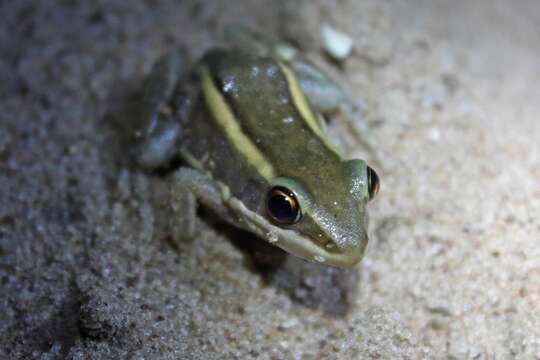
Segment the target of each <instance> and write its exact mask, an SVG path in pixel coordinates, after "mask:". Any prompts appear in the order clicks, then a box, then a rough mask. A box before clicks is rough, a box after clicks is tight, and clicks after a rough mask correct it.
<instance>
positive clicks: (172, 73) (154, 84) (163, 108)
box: [130, 50, 181, 169]
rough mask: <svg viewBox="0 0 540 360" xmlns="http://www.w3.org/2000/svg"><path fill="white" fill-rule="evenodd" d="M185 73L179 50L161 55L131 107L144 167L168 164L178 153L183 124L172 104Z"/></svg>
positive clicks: (138, 159) (137, 155) (138, 158)
mask: <svg viewBox="0 0 540 360" xmlns="http://www.w3.org/2000/svg"><path fill="white" fill-rule="evenodd" d="M180 73H181V55H180V53H179V51H178V50H175V51H171V52H169V53H168V54H166V55H164V56H163V57H161V58H160V59H159V60H158V61H157V62H156V64H155V65H154V67H153V68H152V70H151V71H150V73H149V74H148V75H147V77H146V78H145V81H144V86H143V89H142V93H141V94H140V96H139V98H138V99H137V102H136V103H135V104H134V105H133V108H132V109H131V110H132V112H131V114H130V116H131V120H130V121H131V124H132V129H131V131H132V134H133V138H134V140H135V143H136V146H135V151H134V157H135V161H136V162H137V163H138V164H139V165H140V166H142V167H144V168H149V169H153V168H156V167H159V166H161V165H164V164H165V163H166V162H168V161H169V160H170V159H171V158H172V156H173V155H174V149H175V144H176V141H177V139H178V137H179V134H180V124H179V123H178V120H177V119H175V118H174V116H173V115H174V114H173V112H174V109H173V108H172V107H171V105H170V104H169V102H170V99H171V97H172V96H173V93H174V92H175V88H176V85H177V82H178V79H179V77H180Z"/></svg>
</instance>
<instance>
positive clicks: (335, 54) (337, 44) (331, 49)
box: [321, 24, 353, 61]
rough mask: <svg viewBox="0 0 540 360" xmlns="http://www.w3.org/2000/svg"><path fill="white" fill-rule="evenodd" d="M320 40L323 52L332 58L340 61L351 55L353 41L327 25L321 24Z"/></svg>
mask: <svg viewBox="0 0 540 360" xmlns="http://www.w3.org/2000/svg"><path fill="white" fill-rule="evenodd" d="M321 38H322V41H323V46H324V50H325V51H326V52H327V53H328V55H330V56H331V57H332V58H334V59H336V60H340V61H341V60H345V59H346V58H347V57H348V56H349V55H350V54H351V51H352V48H353V39H352V38H351V37H350V36H349V35H347V34H345V33H343V32H341V31H339V30H336V29H335V28H333V27H331V26H330V25H328V24H323V25H322V26H321Z"/></svg>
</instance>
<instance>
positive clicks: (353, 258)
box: [266, 160, 379, 267]
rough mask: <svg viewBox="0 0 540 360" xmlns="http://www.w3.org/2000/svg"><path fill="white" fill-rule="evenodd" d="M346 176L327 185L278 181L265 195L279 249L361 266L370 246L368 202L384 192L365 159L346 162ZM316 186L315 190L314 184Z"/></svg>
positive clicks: (342, 174)
mask: <svg viewBox="0 0 540 360" xmlns="http://www.w3.org/2000/svg"><path fill="white" fill-rule="evenodd" d="M341 170H342V171H340V173H341V176H339V178H338V179H336V178H332V179H331V180H330V181H328V180H327V181H325V180H324V179H325V178H327V177H326V176H321V179H319V182H318V185H317V179H311V180H315V181H308V183H310V184H308V183H306V182H305V181H304V182H300V181H298V180H296V179H293V178H289V177H279V178H277V179H275V180H274V181H273V182H272V183H271V184H270V187H269V189H268V192H267V195H266V216H267V218H268V219H269V220H270V221H271V223H272V224H273V225H274V226H275V227H276V228H278V229H279V230H277V231H276V233H275V234H274V236H276V235H277V236H278V238H279V240H278V243H277V245H278V246H280V247H281V248H283V249H284V250H286V251H288V252H290V253H292V254H294V255H296V256H299V257H302V258H305V259H308V260H311V261H317V262H322V263H325V264H327V265H332V266H339V267H350V266H353V265H355V264H356V263H358V262H359V261H360V260H361V258H362V256H363V254H364V250H365V248H366V245H367V242H368V235H367V226H368V216H367V211H366V205H367V203H368V202H369V201H370V200H371V199H373V197H375V196H376V195H377V192H378V191H379V179H378V176H377V174H376V172H375V171H374V170H373V169H372V168H371V167H369V166H368V165H367V164H366V162H365V161H363V160H346V161H343V162H342V166H341ZM314 184H315V186H314Z"/></svg>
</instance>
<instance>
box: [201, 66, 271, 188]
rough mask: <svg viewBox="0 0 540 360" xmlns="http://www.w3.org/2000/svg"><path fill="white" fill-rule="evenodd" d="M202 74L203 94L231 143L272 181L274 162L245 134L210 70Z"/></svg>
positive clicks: (205, 70) (213, 116)
mask: <svg viewBox="0 0 540 360" xmlns="http://www.w3.org/2000/svg"><path fill="white" fill-rule="evenodd" d="M200 76H201V84H202V86H201V89H202V92H203V96H204V99H205V102H206V105H207V106H208V109H209V110H210V113H211V115H212V118H213V119H214V120H215V121H216V124H217V125H218V126H219V127H220V128H221V129H222V130H223V132H224V134H225V136H226V137H227V139H228V141H229V143H230V144H232V146H233V148H234V149H235V150H236V151H237V152H238V153H239V154H240V155H241V156H242V157H243V158H244V159H246V161H247V163H248V164H249V165H251V166H253V167H254V168H255V169H257V171H258V173H259V174H260V175H261V176H262V177H263V178H265V179H266V180H268V181H271V180H272V179H273V178H275V176H276V175H275V170H274V167H273V166H272V164H270V163H269V162H268V160H266V158H265V156H264V155H263V153H262V152H261V151H260V150H259V149H258V148H257V147H256V146H255V145H254V144H253V142H252V141H251V140H250V139H249V137H247V136H246V134H244V132H243V131H242V129H241V128H240V125H239V124H238V122H237V121H236V119H235V118H234V115H233V113H232V111H231V109H230V108H229V106H227V103H226V101H225V99H224V98H223V96H222V95H221V92H220V91H219V90H218V89H217V88H216V86H215V84H214V82H213V81H212V78H211V77H210V74H209V73H208V70H207V69H204V68H203V69H201V71H200Z"/></svg>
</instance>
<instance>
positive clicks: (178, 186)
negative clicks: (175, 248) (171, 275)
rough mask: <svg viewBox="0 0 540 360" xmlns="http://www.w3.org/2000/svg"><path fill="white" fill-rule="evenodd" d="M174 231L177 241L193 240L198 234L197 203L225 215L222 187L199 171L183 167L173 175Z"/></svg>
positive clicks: (172, 204)
mask: <svg viewBox="0 0 540 360" xmlns="http://www.w3.org/2000/svg"><path fill="white" fill-rule="evenodd" d="M170 201H171V208H172V211H173V215H172V217H171V219H172V223H171V225H172V229H173V236H174V238H175V239H186V238H192V237H193V236H195V234H196V220H197V215H196V211H197V201H199V202H200V203H202V204H204V205H205V206H207V207H208V208H210V209H212V210H214V211H215V212H216V213H218V214H225V213H226V207H225V204H224V202H223V197H222V192H221V189H220V187H219V186H218V185H217V184H216V182H215V181H213V180H212V179H211V178H210V177H209V176H207V175H205V174H203V173H201V172H200V171H198V170H195V169H192V168H188V167H183V168H180V169H178V170H177V171H176V172H175V173H174V175H173V184H172V186H171V197H170Z"/></svg>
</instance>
